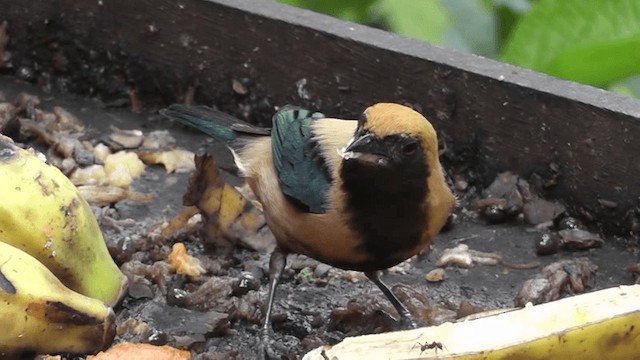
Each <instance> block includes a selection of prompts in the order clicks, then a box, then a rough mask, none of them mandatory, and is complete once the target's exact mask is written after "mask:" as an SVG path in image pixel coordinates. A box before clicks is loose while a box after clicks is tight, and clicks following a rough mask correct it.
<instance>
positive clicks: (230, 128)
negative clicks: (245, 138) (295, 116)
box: [160, 104, 269, 142]
mask: <svg viewBox="0 0 640 360" xmlns="http://www.w3.org/2000/svg"><path fill="white" fill-rule="evenodd" d="M160 114H162V115H163V116H165V117H167V118H170V119H173V120H178V121H179V122H181V123H183V124H186V125H189V126H192V127H194V128H196V129H198V130H200V131H202V132H204V133H205V134H207V135H209V136H211V137H213V138H215V139H217V140H218V141H222V142H230V141H232V140H235V139H237V138H238V137H239V136H242V135H249V136H256V135H257V136H259V135H262V136H264V135H269V129H265V128H260V127H257V126H253V125H250V124H248V123H246V122H244V121H242V120H239V119H237V118H235V117H233V116H231V115H229V114H226V113H224V112H222V111H219V110H216V109H212V108H210V107H208V106H187V105H180V104H174V105H171V106H169V107H168V108H166V109H162V110H160Z"/></svg>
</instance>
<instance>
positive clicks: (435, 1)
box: [373, 0, 451, 44]
mask: <svg viewBox="0 0 640 360" xmlns="http://www.w3.org/2000/svg"><path fill="white" fill-rule="evenodd" d="M373 16H374V18H375V19H379V20H380V21H382V22H384V23H385V25H387V26H388V28H389V30H391V31H393V32H396V33H399V34H403V35H406V36H410V37H413V38H416V39H420V40H424V41H429V42H432V43H435V44H442V43H443V42H444V36H445V34H446V32H447V29H448V28H449V24H450V22H451V20H450V17H449V13H448V12H447V9H446V8H445V7H444V6H443V5H442V3H441V1H440V0H402V1H399V0H380V1H378V3H377V4H376V5H375V6H374V8H373Z"/></svg>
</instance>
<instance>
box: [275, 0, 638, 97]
mask: <svg viewBox="0 0 640 360" xmlns="http://www.w3.org/2000/svg"><path fill="white" fill-rule="evenodd" d="M279 1H280V2H283V3H288V4H290V5H294V6H298V7H303V8H307V9H310V10H314V11H318V12H322V13H326V14H329V15H332V16H336V17H340V18H343V19H346V20H350V21H354V22H359V23H362V24H366V25H373V26H377V27H382V28H384V29H387V30H390V31H393V32H397V33H400V34H404V35H407V36H410V37H414V38H417V39H420V40H425V41H428V42H431V43H434V44H438V45H441V46H444V47H449V48H453V49H458V50H461V51H465V52H471V53H475V54H478V55H483V56H487V57H490V58H494V59H499V60H502V61H505V62H509V63H512V64H515V65H519V66H523V67H527V68H531V69H534V70H537V71H540V72H545V73H548V74H550V75H553V76H557V77H560V78H563V79H568V80H573V81H577V82H581V83H584V84H589V85H593V86H599V87H603V88H606V89H609V90H612V91H616V92H619V93H622V94H626V95H630V96H635V97H640V1H638V0H279Z"/></svg>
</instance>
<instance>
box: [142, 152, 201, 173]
mask: <svg viewBox="0 0 640 360" xmlns="http://www.w3.org/2000/svg"><path fill="white" fill-rule="evenodd" d="M138 155H139V156H140V159H142V161H144V162H145V163H147V164H162V165H164V167H165V169H166V170H167V172H168V173H172V172H177V173H187V172H191V171H193V170H195V169H196V165H195V163H194V160H193V159H194V156H195V154H194V153H192V152H191V151H188V150H184V149H172V150H166V151H141V152H139V154H138Z"/></svg>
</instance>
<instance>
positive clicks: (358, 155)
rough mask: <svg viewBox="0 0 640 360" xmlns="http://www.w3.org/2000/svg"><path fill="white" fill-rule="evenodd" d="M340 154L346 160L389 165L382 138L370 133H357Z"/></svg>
mask: <svg viewBox="0 0 640 360" xmlns="http://www.w3.org/2000/svg"><path fill="white" fill-rule="evenodd" d="M340 155H341V156H342V158H343V159H344V160H357V161H360V162H363V163H367V164H370V165H377V166H387V165H389V156H388V152H387V149H386V147H385V146H384V144H383V143H382V141H380V139H378V138H377V137H375V136H374V135H372V134H370V133H363V134H358V133H356V135H354V137H353V138H351V140H349V142H348V143H347V146H346V147H345V148H343V149H342V150H341V151H340Z"/></svg>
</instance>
